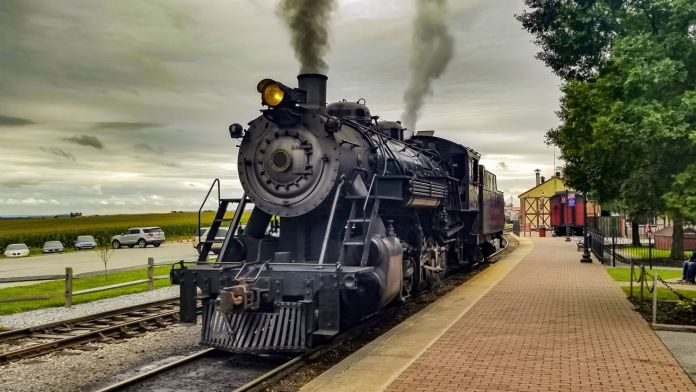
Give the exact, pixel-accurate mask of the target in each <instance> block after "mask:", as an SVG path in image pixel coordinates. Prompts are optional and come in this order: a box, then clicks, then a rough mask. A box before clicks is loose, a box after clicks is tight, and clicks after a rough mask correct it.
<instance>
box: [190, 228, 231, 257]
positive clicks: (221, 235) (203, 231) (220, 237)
mask: <svg viewBox="0 0 696 392" xmlns="http://www.w3.org/2000/svg"><path fill="white" fill-rule="evenodd" d="M227 229H228V228H227V227H221V228H219V229H218V232H217V233H215V240H217V241H219V242H214V243H213V246H212V247H211V248H210V250H211V251H212V252H213V253H215V254H218V253H220V249H222V241H224V240H225V237H226V236H227ZM208 231H210V227H201V228H200V229H198V233H196V235H195V236H194V237H193V247H194V248H196V250H197V251H198V254H201V252H202V251H203V242H201V238H203V241H205V240H206V239H207V238H208Z"/></svg>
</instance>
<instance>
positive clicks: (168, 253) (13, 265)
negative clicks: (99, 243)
mask: <svg viewBox="0 0 696 392" xmlns="http://www.w3.org/2000/svg"><path fill="white" fill-rule="evenodd" d="M197 255H198V254H197V253H196V250H195V249H194V248H193V246H192V245H191V244H190V243H176V242H172V243H164V244H162V246H160V247H159V248H153V247H147V248H145V249H140V248H133V249H129V248H125V249H116V250H115V251H114V254H113V256H112V257H111V259H110V260H109V269H112V268H122V267H133V266H138V265H142V266H144V265H146V264H147V258H148V257H154V258H155V263H160V262H165V261H177V260H181V259H191V258H195V257H196V256H197ZM65 267H72V268H73V273H75V274H79V273H82V272H91V271H97V270H103V269H104V264H103V263H102V261H101V259H100V258H99V256H97V252H96V251H92V250H88V251H79V252H70V253H64V254H52V255H41V256H31V257H24V258H18V259H8V258H3V257H0V278H5V277H19V276H31V275H54V274H64V273H65ZM3 286H4V285H1V284H0V287H3Z"/></svg>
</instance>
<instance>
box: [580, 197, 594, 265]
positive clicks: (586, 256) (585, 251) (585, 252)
mask: <svg viewBox="0 0 696 392" xmlns="http://www.w3.org/2000/svg"><path fill="white" fill-rule="evenodd" d="M582 196H583V199H584V200H583V202H582V226H583V229H582V257H581V258H580V262H581V263H591V262H592V258H591V257H590V249H589V248H588V247H587V243H588V242H589V241H588V239H589V237H588V236H587V192H585V193H583V195H582Z"/></svg>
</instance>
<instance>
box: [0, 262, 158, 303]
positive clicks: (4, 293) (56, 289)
mask: <svg viewBox="0 0 696 392" xmlns="http://www.w3.org/2000/svg"><path fill="white" fill-rule="evenodd" d="M170 269H171V267H170V266H168V265H164V266H159V267H155V270H154V275H155V276H158V275H168V274H169V270H170ZM140 279H147V269H146V268H143V269H139V270H135V271H126V272H116V273H112V274H109V275H108V277H106V278H105V277H104V276H103V275H102V276H91V277H87V278H79V279H74V280H73V290H74V291H79V290H85V289H91V288H95V287H101V286H108V285H112V284H116V283H124V282H132V281H135V280H140ZM169 285H170V283H169V279H160V280H155V281H154V286H155V288H160V287H165V286H169ZM142 291H147V283H141V284H137V285H133V286H128V287H120V288H115V289H112V290H106V291H100V292H97V293H90V294H83V295H76V296H73V298H72V303H73V304H80V303H85V302H90V301H96V300H98V299H104V298H111V297H116V296H119V295H126V294H133V293H139V292H142ZM40 294H44V295H50V296H51V298H49V299H41V300H34V301H22V302H7V303H2V304H0V315H5V314H13V313H18V312H26V311H28V310H34V309H42V308H50V307H56V306H64V305H65V281H64V280H56V281H52V282H44V283H36V284H31V285H26V286H16V287H7V288H2V289H0V299H1V298H8V297H18V296H29V295H40Z"/></svg>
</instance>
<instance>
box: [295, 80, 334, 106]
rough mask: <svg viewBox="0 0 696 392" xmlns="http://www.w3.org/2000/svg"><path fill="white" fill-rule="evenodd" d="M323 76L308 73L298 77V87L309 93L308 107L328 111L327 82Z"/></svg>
mask: <svg viewBox="0 0 696 392" xmlns="http://www.w3.org/2000/svg"><path fill="white" fill-rule="evenodd" d="M327 79H328V77H326V75H322V74H316V73H306V74H300V75H297V86H298V87H299V88H300V90H304V91H306V92H307V105H308V106H310V107H313V108H316V109H319V110H321V111H326V80H327Z"/></svg>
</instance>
